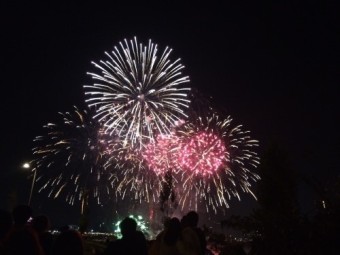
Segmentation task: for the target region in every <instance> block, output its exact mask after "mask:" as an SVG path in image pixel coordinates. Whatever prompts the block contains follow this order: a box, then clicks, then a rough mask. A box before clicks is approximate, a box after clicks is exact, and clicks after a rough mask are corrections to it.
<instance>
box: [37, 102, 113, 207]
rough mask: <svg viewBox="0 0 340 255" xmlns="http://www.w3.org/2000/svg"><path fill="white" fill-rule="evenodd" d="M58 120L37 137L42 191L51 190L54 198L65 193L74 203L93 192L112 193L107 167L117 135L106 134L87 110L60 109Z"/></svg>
mask: <svg viewBox="0 0 340 255" xmlns="http://www.w3.org/2000/svg"><path fill="white" fill-rule="evenodd" d="M60 114H61V116H62V118H61V119H59V121H58V122H57V123H48V124H47V125H45V126H44V129H45V130H46V134H45V135H44V136H37V137H36V138H35V139H34V143H35V144H36V147H34V148H33V155H34V156H35V159H34V160H33V162H34V165H35V167H36V171H37V173H38V178H37V184H40V189H39V191H42V190H44V189H46V190H49V196H52V197H54V198H56V197H58V196H59V195H61V194H65V196H66V200H67V202H69V203H70V204H74V202H75V200H77V197H78V199H79V200H81V199H84V197H86V196H88V195H90V194H92V195H93V197H94V198H96V199H97V201H98V203H100V197H101V196H104V195H109V194H110V190H111V187H110V181H109V180H110V178H111V177H110V173H109V171H108V170H107V169H106V167H105V163H106V161H107V157H108V156H109V155H110V153H111V151H112V146H113V142H114V139H112V137H110V136H108V135H107V134H105V133H104V132H103V130H102V128H101V126H100V124H99V123H97V122H96V121H95V120H93V119H92V117H91V115H90V114H89V113H88V112H87V111H86V110H79V109H78V108H77V107H74V111H73V112H66V113H60Z"/></svg>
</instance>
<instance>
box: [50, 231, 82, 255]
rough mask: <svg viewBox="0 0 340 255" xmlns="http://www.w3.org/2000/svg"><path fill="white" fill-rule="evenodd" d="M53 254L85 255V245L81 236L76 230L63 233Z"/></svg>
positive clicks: (55, 245)
mask: <svg viewBox="0 0 340 255" xmlns="http://www.w3.org/2000/svg"><path fill="white" fill-rule="evenodd" d="M52 254H55V255H59V254H62V255H83V254H84V244H83V238H82V236H81V234H80V233H79V232H78V231H77V230H74V229H69V230H66V231H64V232H61V233H60V234H59V236H58V237H57V239H56V240H55V243H54V247H53V251H52Z"/></svg>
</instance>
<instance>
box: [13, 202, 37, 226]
mask: <svg viewBox="0 0 340 255" xmlns="http://www.w3.org/2000/svg"><path fill="white" fill-rule="evenodd" d="M12 215H13V221H14V224H15V225H17V226H23V225H25V224H26V223H27V221H28V220H29V218H30V217H31V216H32V208H31V207H30V206H28V205H18V206H16V207H15V208H14V209H13V212H12Z"/></svg>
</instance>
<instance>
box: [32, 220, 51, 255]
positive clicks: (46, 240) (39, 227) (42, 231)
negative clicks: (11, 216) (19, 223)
mask: <svg viewBox="0 0 340 255" xmlns="http://www.w3.org/2000/svg"><path fill="white" fill-rule="evenodd" d="M32 227H33V228H34V229H35V231H36V232H37V234H38V238H39V241H40V244H41V246H42V248H43V250H44V252H45V255H49V254H51V248H52V245H53V235H52V234H51V233H50V232H48V230H49V228H50V220H49V218H48V217H47V216H46V215H39V216H36V217H34V218H33V220H32Z"/></svg>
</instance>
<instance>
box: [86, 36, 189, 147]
mask: <svg viewBox="0 0 340 255" xmlns="http://www.w3.org/2000/svg"><path fill="white" fill-rule="evenodd" d="M171 52H172V49H170V48H168V47H166V48H165V49H164V51H163V53H162V54H160V56H158V55H157V53H158V46H157V44H154V43H152V41H151V40H149V43H148V45H143V44H142V43H138V42H137V39H136V37H134V39H133V40H129V41H128V40H126V39H125V40H124V41H123V42H120V43H119V46H115V47H114V49H113V50H112V51H111V52H105V55H106V60H100V62H99V63H95V62H92V64H93V65H94V66H95V67H96V68H97V70H98V71H99V72H98V73H95V72H89V73H88V74H89V75H90V76H91V77H92V79H93V80H94V83H93V84H92V85H85V86H84V89H85V96H86V97H87V98H86V102H87V104H88V105H89V107H93V108H95V110H96V114H95V116H94V117H95V118H98V120H99V122H101V123H103V124H104V126H105V128H106V132H109V133H112V132H114V133H115V134H118V135H120V136H121V137H123V139H124V141H125V143H131V144H132V145H137V146H138V145H139V146H142V145H143V144H144V143H146V142H149V141H150V140H154V137H155V135H156V134H169V133H170V132H171V128H172V127H173V126H175V124H176V123H178V121H181V120H182V119H185V118H186V117H187V114H186V108H188V105H189V103H190V100H189V99H188V98H187V93H188V91H189V90H190V88H189V87H187V86H186V83H188V82H189V77H188V76H183V75H182V70H183V68H184V66H183V65H182V64H181V63H180V60H181V59H177V60H175V61H173V62H172V61H171V60H170V59H169V56H170V54H171Z"/></svg>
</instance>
